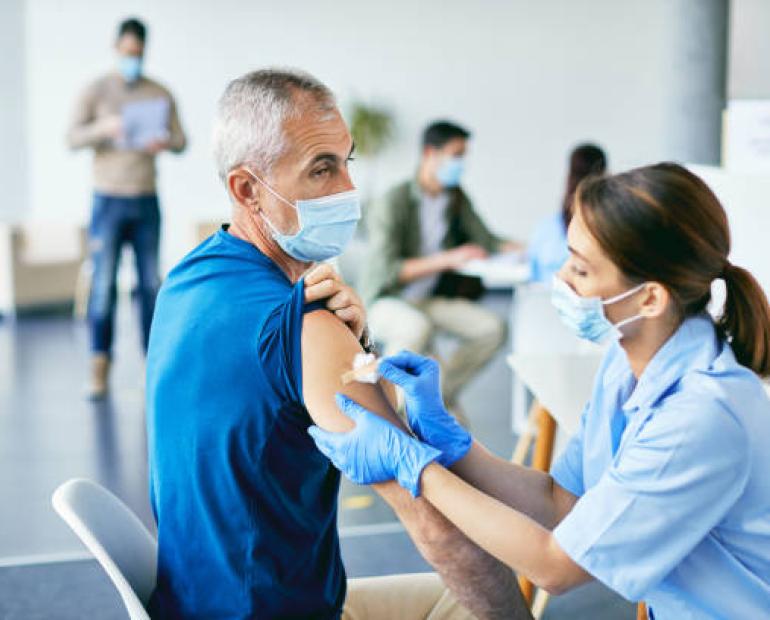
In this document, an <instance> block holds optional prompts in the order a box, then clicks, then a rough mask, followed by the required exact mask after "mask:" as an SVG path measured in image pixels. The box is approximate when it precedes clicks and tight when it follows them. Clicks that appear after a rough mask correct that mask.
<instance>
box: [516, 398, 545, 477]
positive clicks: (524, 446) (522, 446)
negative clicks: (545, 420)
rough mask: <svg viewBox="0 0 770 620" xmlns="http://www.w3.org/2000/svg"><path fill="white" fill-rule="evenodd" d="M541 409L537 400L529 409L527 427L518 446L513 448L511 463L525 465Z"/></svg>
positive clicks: (517, 443)
mask: <svg viewBox="0 0 770 620" xmlns="http://www.w3.org/2000/svg"><path fill="white" fill-rule="evenodd" d="M538 411H539V405H538V403H537V401H535V402H533V403H532V407H530V409H529V415H528V416H527V428H526V430H525V431H524V432H523V433H522V434H521V436H520V437H519V440H518V441H517V442H516V446H515V447H514V448H513V455H511V463H515V464H516V465H524V461H526V460H527V454H529V448H530V447H531V446H532V442H533V441H534V439H535V432H536V428H535V427H536V425H537V416H538Z"/></svg>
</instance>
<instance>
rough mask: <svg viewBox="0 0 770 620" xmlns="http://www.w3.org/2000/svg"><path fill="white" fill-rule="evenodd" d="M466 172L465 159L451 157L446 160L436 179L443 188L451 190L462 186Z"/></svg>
mask: <svg viewBox="0 0 770 620" xmlns="http://www.w3.org/2000/svg"><path fill="white" fill-rule="evenodd" d="M464 171H465V159H464V158H462V157H450V158H448V159H445V160H444V161H443V163H442V164H441V166H439V169H438V170H437V171H436V178H437V179H438V182H439V183H441V187H443V188H445V189H451V188H453V187H458V186H459V185H460V179H462V176H463V172H464Z"/></svg>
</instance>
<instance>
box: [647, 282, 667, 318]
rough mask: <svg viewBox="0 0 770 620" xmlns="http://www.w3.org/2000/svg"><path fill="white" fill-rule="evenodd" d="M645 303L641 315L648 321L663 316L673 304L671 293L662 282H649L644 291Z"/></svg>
mask: <svg viewBox="0 0 770 620" xmlns="http://www.w3.org/2000/svg"><path fill="white" fill-rule="evenodd" d="M642 295H643V301H642V307H641V308H640V310H639V314H641V315H642V316H643V317H645V318H648V319H655V318H658V317H660V316H663V315H664V314H665V313H666V311H667V310H668V308H669V305H670V304H671V302H672V299H671V293H669V292H668V289H667V288H666V287H665V286H663V285H662V284H661V283H660V282H648V283H647V284H645V285H644V288H643V289H642Z"/></svg>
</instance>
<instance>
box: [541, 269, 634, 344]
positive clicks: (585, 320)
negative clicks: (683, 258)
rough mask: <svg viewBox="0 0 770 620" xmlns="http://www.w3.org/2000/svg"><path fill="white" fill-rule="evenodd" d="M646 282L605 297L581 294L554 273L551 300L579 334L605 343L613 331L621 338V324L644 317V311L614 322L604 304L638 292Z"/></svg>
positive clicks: (564, 319) (586, 338) (562, 318)
mask: <svg viewBox="0 0 770 620" xmlns="http://www.w3.org/2000/svg"><path fill="white" fill-rule="evenodd" d="M645 284H646V283H645V282H643V283H642V284H640V285H639V286H635V287H634V288H632V289H631V290H628V291H626V292H625V293H621V294H620V295H616V296H615V297H610V298H609V299H604V300H603V299H601V298H600V297H581V296H580V295H578V294H577V293H576V292H575V291H574V290H573V289H572V287H571V286H570V285H569V284H567V283H566V282H565V281H564V280H562V279H561V278H560V277H558V276H554V277H553V286H552V289H551V303H553V305H554V307H555V308H556V310H557V311H558V312H559V316H560V317H561V320H562V322H563V323H564V324H565V325H566V326H567V327H569V328H570V329H571V330H572V331H573V332H575V334H576V335H577V336H578V337H580V338H584V339H585V340H590V341H591V342H596V343H601V342H604V341H605V340H606V339H607V337H608V336H609V335H611V334H612V335H614V336H615V338H617V339H618V340H620V339H621V338H622V337H623V332H622V331H620V328H621V327H623V326H624V325H628V324H629V323H631V322H632V321H636V320H638V319H640V318H642V315H640V314H637V315H634V316H632V317H629V318H627V319H624V320H622V321H620V322H619V323H615V324H613V323H611V322H610V321H609V319H608V318H607V316H606V315H605V314H604V306H609V305H610V304H614V303H616V302H618V301H621V300H623V299H626V298H627V297H630V296H631V295H633V294H634V293H638V292H639V291H641V290H642V288H643V287H644V285H645Z"/></svg>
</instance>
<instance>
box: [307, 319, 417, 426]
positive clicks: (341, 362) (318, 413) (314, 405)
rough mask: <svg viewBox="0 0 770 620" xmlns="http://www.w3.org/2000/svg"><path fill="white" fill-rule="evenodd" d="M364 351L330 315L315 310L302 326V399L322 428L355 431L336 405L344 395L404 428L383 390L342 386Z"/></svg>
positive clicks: (343, 326) (364, 386)
mask: <svg viewBox="0 0 770 620" xmlns="http://www.w3.org/2000/svg"><path fill="white" fill-rule="evenodd" d="M361 351H362V349H361V345H360V344H359V343H358V341H357V340H356V338H355V336H354V335H353V334H352V333H351V332H350V330H349V329H348V328H347V327H346V326H345V325H344V324H343V323H342V321H340V320H339V319H338V318H337V317H335V316H334V315H333V314H331V313H330V312H327V311H326V310H316V311H314V312H310V313H308V314H306V315H305V316H304V319H303V323H302V396H303V399H304V401H305V407H306V408H307V410H308V413H310V417H311V418H312V419H313V422H315V424H317V425H318V426H320V427H321V428H323V429H325V430H329V431H334V432H344V431H348V430H350V429H351V428H353V422H352V421H351V420H350V419H349V418H348V417H347V416H345V415H344V414H343V413H342V412H341V411H340V410H339V409H338V408H337V405H336V403H335V401H334V395H335V394H336V393H337V392H341V393H343V394H345V395H346V396H349V397H350V398H352V399H353V400H355V401H357V402H358V403H360V404H361V405H362V406H363V407H365V408H366V409H369V410H370V411H373V412H374V413H377V414H379V415H381V416H382V417H384V418H386V419H388V420H390V421H391V422H392V423H394V424H396V425H398V426H399V427H400V428H402V429H403V428H405V427H404V425H403V423H402V422H401V421H400V420H399V418H398V416H397V415H396V413H395V411H394V409H393V405H392V404H391V402H390V401H389V400H388V397H387V396H386V394H385V391H384V390H383V388H382V386H381V385H380V384H379V383H378V384H368V383H357V382H354V383H350V384H349V385H342V381H341V377H342V374H343V373H345V372H347V371H348V370H350V369H351V368H352V367H353V358H354V357H355V355H356V353H360V352H361Z"/></svg>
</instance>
